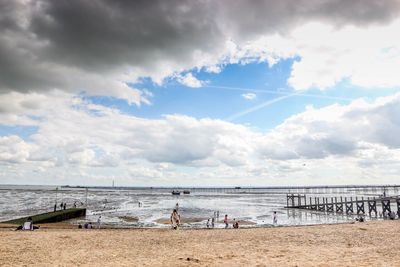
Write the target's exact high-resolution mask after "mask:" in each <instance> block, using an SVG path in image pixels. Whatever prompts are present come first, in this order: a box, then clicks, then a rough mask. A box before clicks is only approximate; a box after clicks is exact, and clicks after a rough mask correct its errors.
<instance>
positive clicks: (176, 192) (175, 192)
mask: <svg viewBox="0 0 400 267" xmlns="http://www.w3.org/2000/svg"><path fill="white" fill-rule="evenodd" d="M172 194H173V195H175V196H179V195H180V194H181V192H179V191H175V190H173V191H172Z"/></svg>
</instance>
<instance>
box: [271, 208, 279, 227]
mask: <svg viewBox="0 0 400 267" xmlns="http://www.w3.org/2000/svg"><path fill="white" fill-rule="evenodd" d="M272 222H273V224H274V225H277V224H278V215H277V214H276V211H274V215H273V216H272Z"/></svg>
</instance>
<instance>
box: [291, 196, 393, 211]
mask: <svg viewBox="0 0 400 267" xmlns="http://www.w3.org/2000/svg"><path fill="white" fill-rule="evenodd" d="M286 201H287V205H286V207H285V208H292V209H305V210H313V211H321V212H332V213H342V214H364V215H365V214H369V215H370V216H371V215H375V216H377V215H378V209H377V207H378V206H380V207H381V212H382V213H383V214H385V213H390V212H392V205H391V204H394V205H395V206H396V207H397V214H398V215H399V216H400V196H391V197H379V198H375V197H374V198H371V197H367V198H364V197H357V196H356V197H352V196H351V197H347V196H346V197H342V196H341V197H337V196H336V197H307V196H306V195H305V194H287V195H286Z"/></svg>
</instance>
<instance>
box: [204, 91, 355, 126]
mask: <svg viewBox="0 0 400 267" xmlns="http://www.w3.org/2000/svg"><path fill="white" fill-rule="evenodd" d="M204 87H208V88H217V89H224V90H232V91H241V92H255V93H267V94H276V95H282V96H281V97H277V98H274V99H272V100H268V101H266V102H264V103H262V104H259V105H257V106H254V107H252V108H249V109H246V110H243V111H241V112H238V113H235V114H233V115H231V116H229V117H228V118H226V120H227V121H233V120H236V119H237V118H240V117H242V116H244V115H247V114H249V113H252V112H254V111H257V110H259V109H262V108H265V107H268V106H270V105H272V104H274V103H276V102H279V101H282V100H284V99H287V98H290V97H293V96H304V97H312V98H320V99H331V100H342V101H353V100H354V99H352V98H347V97H337V96H325V95H314V94H306V93H289V92H279V91H274V90H260V89H253V88H241V87H231V86H218V85H207V86H204Z"/></svg>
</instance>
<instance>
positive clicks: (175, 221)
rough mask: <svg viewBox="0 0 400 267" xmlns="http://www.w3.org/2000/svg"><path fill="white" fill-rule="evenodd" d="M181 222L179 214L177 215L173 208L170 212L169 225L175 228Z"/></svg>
mask: <svg viewBox="0 0 400 267" xmlns="http://www.w3.org/2000/svg"><path fill="white" fill-rule="evenodd" d="M180 223H181V216H180V215H179V213H178V211H177V210H176V209H174V210H173V211H172V213H171V225H172V228H174V229H175V230H177V229H178V226H179V225H180Z"/></svg>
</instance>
